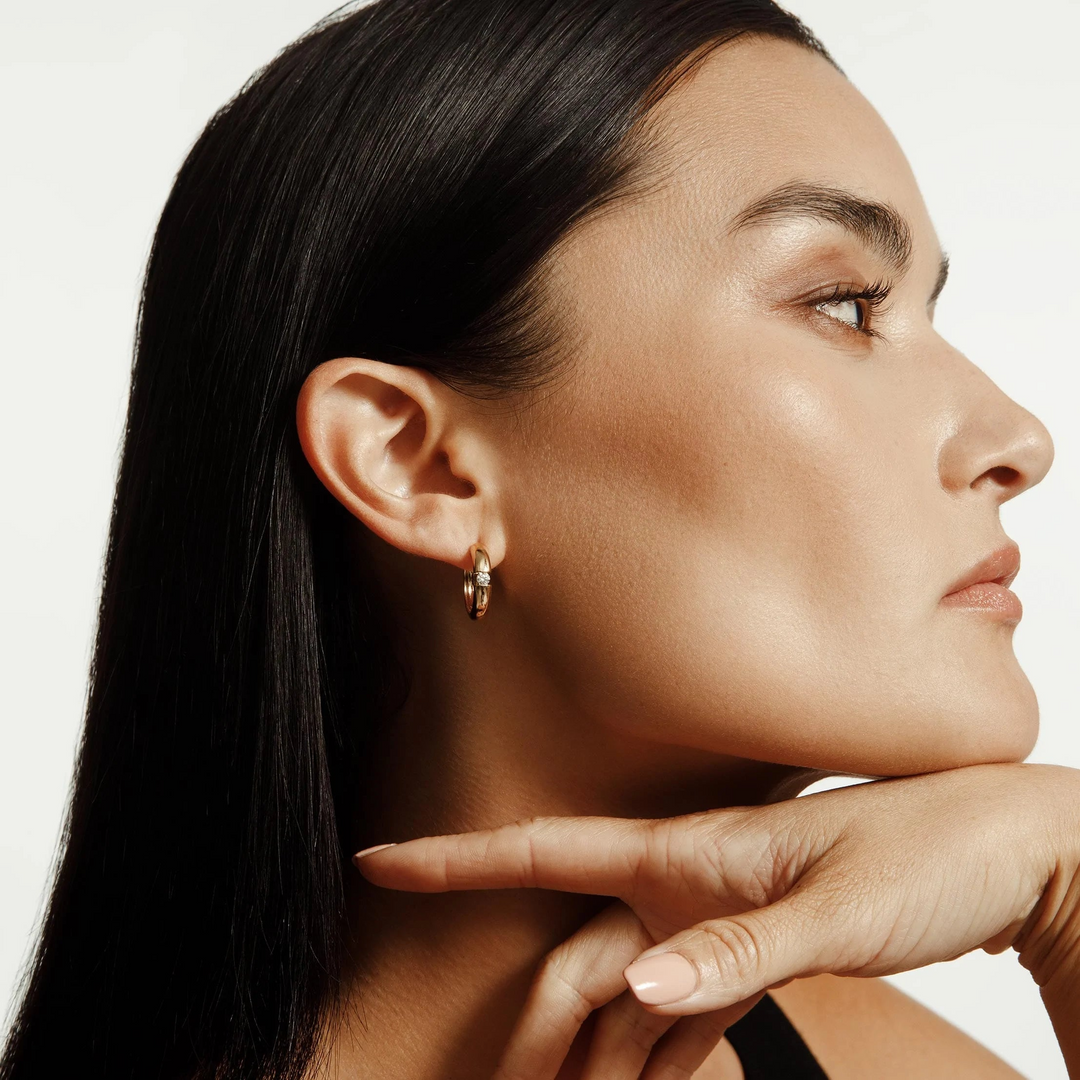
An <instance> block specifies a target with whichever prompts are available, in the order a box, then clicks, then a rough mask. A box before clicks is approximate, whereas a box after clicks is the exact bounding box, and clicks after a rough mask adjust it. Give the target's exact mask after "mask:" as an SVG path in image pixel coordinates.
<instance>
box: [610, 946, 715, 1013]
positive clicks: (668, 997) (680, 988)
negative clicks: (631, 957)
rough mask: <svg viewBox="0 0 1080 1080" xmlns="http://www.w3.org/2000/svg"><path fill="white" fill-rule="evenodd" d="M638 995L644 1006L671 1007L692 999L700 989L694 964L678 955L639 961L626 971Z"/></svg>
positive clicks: (670, 953) (660, 956)
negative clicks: (696, 989) (695, 991)
mask: <svg viewBox="0 0 1080 1080" xmlns="http://www.w3.org/2000/svg"><path fill="white" fill-rule="evenodd" d="M623 978H624V979H626V981H627V983H628V984H629V986H630V989H631V990H633V991H634V996H635V997H636V998H637V999H638V1001H640V1002H641V1003H642V1004H643V1005H670V1004H671V1003H672V1002H674V1001H682V999H683V998H684V997H689V996H690V994H692V993H693V992H694V988H695V987H696V986H697V970H696V969H695V968H694V965H693V964H691V963H690V961H689V960H687V959H686V957H685V956H680V955H679V954H678V953H676V952H667V953H659V954H657V955H656V956H648V957H646V958H645V959H644V960H635V961H634V962H633V963H632V964H631V965H630V966H629V967H627V968H625V969H624V970H623Z"/></svg>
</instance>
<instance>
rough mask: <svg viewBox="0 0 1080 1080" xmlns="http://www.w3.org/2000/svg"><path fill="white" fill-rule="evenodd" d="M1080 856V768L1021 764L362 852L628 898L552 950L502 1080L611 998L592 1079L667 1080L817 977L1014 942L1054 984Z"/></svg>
mask: <svg viewBox="0 0 1080 1080" xmlns="http://www.w3.org/2000/svg"><path fill="white" fill-rule="evenodd" d="M1078 864H1080V771H1077V770H1073V769H1067V768H1064V767H1062V766H1055V765H1029V764H1004V763H1003V764H992V765H975V766H970V767H968V768H962V769H954V770H949V771H947V772H941V773H931V774H927V775H923V776H913V777H903V778H897V779H889V780H881V781H875V782H872V783H866V784H860V785H855V786H852V787H847V788H842V789H837V790H833V791H827V792H821V793H819V794H815V795H808V796H804V797H802V798H798V799H789V800H786V801H784V802H779V803H772V804H769V805H765V806H750V807H733V808H728V809H723V810H709V811H704V812H702V813H697V814H688V815H684V816H682V817H676V818H663V819H655V820H653V819H624V818H605V817H582V818H560V817H538V818H532V819H529V820H526V821H518V822H514V823H512V824H509V825H504V826H502V827H499V828H496V829H489V830H484V831H479V832H474V833H461V834H455V835H450V836H433V837H423V838H419V839H415V840H409V841H406V842H404V843H400V844H397V845H393V846H389V847H386V848H383V849H382V850H380V851H377V852H374V853H372V854H369V855H366V856H364V857H363V858H360V859H358V860H357V865H358V866H359V868H360V869H361V871H362V873H363V874H364V876H365V877H366V878H368V879H369V880H370V881H372V882H373V883H375V884H377V885H382V886H387V887H390V888H395V889H407V890H413V891H421V892H441V891H446V890H449V889H485V888H522V887H537V888H545V889H558V890H563V891H572V892H582V893H590V894H595V895H608V896H614V897H618V898H619V900H620V902H619V903H617V904H614V905H612V906H611V907H609V908H607V909H605V910H604V911H603V912H601V914H600V915H599V916H597V917H596V918H595V919H593V920H591V921H590V922H589V923H587V924H586V925H585V926H584V927H582V929H581V930H579V931H578V932H577V933H576V934H575V935H574V936H573V937H571V938H569V939H568V940H567V941H566V942H564V943H563V944H562V945H560V946H559V947H558V948H557V949H556V950H555V951H554V952H553V953H551V954H549V956H548V957H547V958H546V959H545V961H544V963H543V964H542V965H541V968H540V971H539V973H538V976H537V978H536V979H535V980H534V983H533V987H532V989H531V991H530V994H529V999H528V1001H527V1003H526V1006H525V1009H524V1010H523V1012H522V1015H521V1017H520V1019H519V1021H518V1024H517V1026H516V1027H515V1030H514V1033H513V1036H512V1038H511V1040H510V1043H509V1044H508V1046H507V1049H506V1052H505V1053H504V1055H503V1058H502V1061H501V1062H500V1068H499V1072H498V1073H497V1077H498V1078H499V1080H511V1078H513V1080H549V1078H553V1077H555V1076H556V1074H557V1072H558V1069H559V1066H560V1064H561V1063H562V1060H563V1057H564V1056H565V1053H566V1049H567V1048H568V1047H569V1045H570V1042H572V1040H573V1037H574V1035H575V1034H576V1032H577V1030H578V1029H579V1027H580V1026H581V1023H582V1022H583V1021H584V1019H585V1017H586V1016H587V1015H588V1013H589V1012H590V1011H591V1010H592V1009H595V1008H601V1014H600V1017H599V1018H598V1021H597V1026H596V1030H595V1032H594V1035H593V1041H592V1043H591V1045H590V1051H589V1058H588V1063H587V1065H586V1070H585V1073H584V1074H583V1080H593V1078H594V1077H595V1078H599V1077H601V1076H603V1077H604V1078H610V1080H616V1078H620V1080H621V1078H623V1077H626V1078H631V1077H633V1078H636V1077H639V1076H641V1077H646V1078H648V1080H660V1078H661V1077H666V1076H672V1077H674V1076H681V1077H686V1076H687V1075H689V1074H690V1072H692V1071H693V1069H694V1068H696V1067H697V1066H698V1065H700V1064H701V1062H702V1061H703V1060H704V1059H705V1058H706V1057H707V1056H708V1054H709V1053H710V1052H711V1051H712V1049H713V1047H714V1046H715V1045H716V1043H717V1042H718V1041H719V1040H720V1038H722V1036H723V1032H724V1030H725V1029H726V1027H727V1026H728V1025H729V1024H731V1023H732V1022H734V1020H735V1019H737V1018H738V1017H739V1016H740V1015H742V1014H743V1013H745V1012H746V1011H747V1010H748V1009H749V1008H750V1007H751V1006H752V1005H753V1004H755V1003H756V1002H757V1001H758V1000H759V999H760V997H761V995H762V994H763V993H764V992H765V991H766V990H768V989H770V988H773V987H777V986H782V985H784V984H785V983H787V982H790V981H791V980H792V979H795V978H799V977H802V976H809V975H816V974H819V973H822V972H831V973H833V974H836V975H856V976H878V975H888V974H892V973H895V972H899V971H906V970H908V969H910V968H916V967H921V966H923V965H925V964H930V963H934V962H936V961H939V960H948V959H952V958H954V957H957V956H960V955H962V954H963V953H966V952H970V951H971V950H972V949H975V948H979V947H981V948H984V949H986V950H987V951H988V952H1000V951H1003V950H1004V949H1006V948H1009V947H1010V946H1012V947H1013V948H1015V949H1016V950H1017V951H1018V952H1019V953H1020V962H1021V963H1022V964H1024V965H1025V966H1026V967H1028V968H1029V969H1030V970H1031V971H1032V973H1033V975H1034V976H1035V978H1036V981H1038V982H1039V983H1040V985H1041V984H1042V983H1043V982H1045V981H1046V980H1047V979H1049V978H1050V977H1051V976H1052V975H1053V974H1054V973H1055V969H1056V967H1057V966H1058V965H1059V964H1061V963H1062V962H1063V959H1062V958H1063V957H1064V956H1066V955H1068V954H1069V952H1070V948H1069V943H1064V944H1060V945H1059V942H1058V940H1057V937H1058V936H1059V935H1060V934H1062V933H1063V932H1064V931H1063V927H1067V926H1068V925H1069V923H1070V922H1073V923H1075V922H1076V919H1075V918H1074V919H1069V918H1067V917H1066V918H1063V917H1062V915H1061V911H1060V910H1059V909H1060V908H1061V906H1062V904H1063V903H1064V902H1065V900H1066V897H1067V896H1068V897H1070V898H1071V897H1073V895H1074V894H1075V893H1076V889H1075V887H1074V888H1073V889H1071V890H1069V888H1068V886H1069V885H1070V884H1072V883H1073V882H1074V881H1075V879H1076V877H1077V873H1076V871H1077V866H1078ZM1040 900H1042V901H1043V902H1042V903H1040ZM1073 902H1075V901H1073V900H1070V903H1073ZM657 942H661V943H662V944H654V943H657ZM1074 944H1075V943H1074ZM642 950H644V952H642ZM1073 951H1075V950H1073ZM658 956H664V957H665V959H664V960H663V961H657V960H655V959H650V958H655V957H658ZM635 957H636V958H637V959H636V960H635V962H634V963H633V964H630V965H629V966H626V962H627V959H628V958H629V959H631V960H633V959H634V958H635ZM624 969H625V970H624ZM624 976H625V981H624V980H623V977H624ZM627 984H629V985H630V987H631V989H632V990H633V991H634V993H635V994H636V999H635V998H634V997H631V996H630V994H628V993H626V992H625V988H626V985H627ZM609 1002H610V1004H609ZM605 1014H606V1015H605ZM680 1018H682V1019H680ZM627 1025H629V1026H630V1030H631V1031H632V1032H634V1037H632V1038H627V1035H626V1029H627ZM668 1028H671V1029H672V1030H671V1031H670V1032H668V1034H667V1036H666V1037H665V1038H664V1040H663V1043H662V1044H660V1046H659V1047H657V1046H655V1043H656V1041H657V1040H658V1039H659V1038H660V1036H661V1035H663V1034H664V1033H665V1031H667V1029H668ZM643 1069H644V1071H642V1070H643Z"/></svg>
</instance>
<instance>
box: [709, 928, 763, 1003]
mask: <svg viewBox="0 0 1080 1080" xmlns="http://www.w3.org/2000/svg"><path fill="white" fill-rule="evenodd" d="M702 931H703V934H704V937H705V945H706V947H707V948H708V950H709V956H710V957H711V959H712V961H713V963H714V964H715V969H716V973H717V975H718V977H719V979H720V981H721V984H722V985H731V984H734V985H740V986H741V985H745V984H748V983H752V982H753V981H754V979H755V978H756V977H757V976H758V974H759V973H760V972H761V971H762V970H763V969H764V967H765V964H766V958H767V952H766V949H767V943H766V942H765V940H764V934H763V932H762V929H761V927H760V926H759V925H758V924H756V923H754V922H752V921H750V920H748V919H743V918H740V917H739V916H738V915H733V916H730V917H728V918H725V919H717V920H716V921H714V922H710V923H706V924H705V925H704V926H703V927H702Z"/></svg>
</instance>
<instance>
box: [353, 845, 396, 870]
mask: <svg viewBox="0 0 1080 1080" xmlns="http://www.w3.org/2000/svg"><path fill="white" fill-rule="evenodd" d="M396 846H397V845H396V844H376V845H375V846H374V847H366V848H364V850H363V851H358V852H357V853H356V854H355V855H354V856H353V857H352V861H353V865H359V862H360V860H361V859H362V858H363V857H364V856H365V855H370V854H371V853H372V852H373V851H382V849H383V848H387V847H396Z"/></svg>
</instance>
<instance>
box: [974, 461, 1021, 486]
mask: <svg viewBox="0 0 1080 1080" xmlns="http://www.w3.org/2000/svg"><path fill="white" fill-rule="evenodd" d="M986 480H992V481H993V482H994V483H995V484H997V485H998V486H999V487H1003V488H1012V487H1016V485H1017V482H1018V481H1019V480H1020V473H1019V471H1018V470H1016V469H1014V468H1012V467H1011V466H1009V465H995V466H994V467H993V468H992V469H987V470H986V472H984V473H982V475H980V476H979V477H977V478H976V480H975V483H974V484H972V487H980V486H981V485H982V484H983V482H984V481H986Z"/></svg>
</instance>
